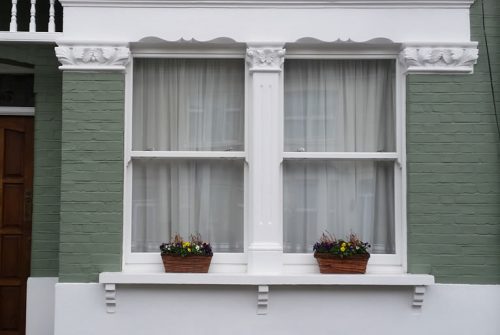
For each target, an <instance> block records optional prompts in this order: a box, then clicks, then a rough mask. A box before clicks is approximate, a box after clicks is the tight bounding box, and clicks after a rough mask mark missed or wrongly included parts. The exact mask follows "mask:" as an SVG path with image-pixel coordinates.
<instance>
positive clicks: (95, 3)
mask: <svg viewBox="0 0 500 335" xmlns="http://www.w3.org/2000/svg"><path fill="white" fill-rule="evenodd" d="M60 2H61V4H62V5H63V7H158V8H159V7H184V8H192V7H197V8H200V7H212V8H213V7H215V8H227V7H242V8H248V7H255V8H264V7H267V8H269V7H270V8H279V7H283V8H289V7H293V8H314V7H319V8H325V7H338V8H371V7H374V8H467V9H468V8H469V7H470V6H471V5H472V4H473V3H474V0H60Z"/></svg>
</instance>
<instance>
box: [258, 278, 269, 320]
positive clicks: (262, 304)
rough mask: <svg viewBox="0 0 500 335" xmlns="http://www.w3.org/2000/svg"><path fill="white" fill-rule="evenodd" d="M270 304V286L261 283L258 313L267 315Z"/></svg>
mask: <svg viewBox="0 0 500 335" xmlns="http://www.w3.org/2000/svg"><path fill="white" fill-rule="evenodd" d="M268 305H269V286H268V285H259V287H258V290H257V315H266V314H267V308H268Z"/></svg>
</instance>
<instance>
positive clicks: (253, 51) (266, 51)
mask: <svg viewBox="0 0 500 335" xmlns="http://www.w3.org/2000/svg"><path fill="white" fill-rule="evenodd" d="M284 57H285V49H283V48H281V47H272V46H268V47H249V48H248V49H247V63H248V64H249V65H250V72H281V66H282V65H283V62H284Z"/></svg>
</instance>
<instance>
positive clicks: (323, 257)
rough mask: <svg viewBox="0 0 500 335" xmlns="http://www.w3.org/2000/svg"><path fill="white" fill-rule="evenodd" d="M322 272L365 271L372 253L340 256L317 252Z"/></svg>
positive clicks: (315, 255)
mask: <svg viewBox="0 0 500 335" xmlns="http://www.w3.org/2000/svg"><path fill="white" fill-rule="evenodd" d="M314 257H315V258H316V260H317V261H318V264H319V272H321V273H365V272H366V264H367V263H368V259H369V258H370V254H363V255H353V256H349V257H344V258H340V257H339V256H337V255H330V254H322V253H315V254H314Z"/></svg>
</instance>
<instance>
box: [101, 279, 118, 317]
mask: <svg viewBox="0 0 500 335" xmlns="http://www.w3.org/2000/svg"><path fill="white" fill-rule="evenodd" d="M104 300H105V302H106V312H108V313H111V314H112V313H114V312H116V285H115V284H105V285H104Z"/></svg>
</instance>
